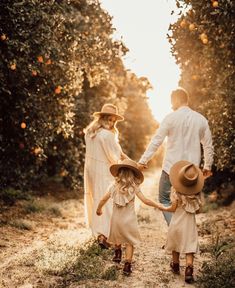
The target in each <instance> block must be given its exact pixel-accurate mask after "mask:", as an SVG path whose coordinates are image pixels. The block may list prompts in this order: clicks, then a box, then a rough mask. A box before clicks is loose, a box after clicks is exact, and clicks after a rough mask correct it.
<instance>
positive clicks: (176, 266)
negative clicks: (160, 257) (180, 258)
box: [170, 261, 180, 274]
mask: <svg viewBox="0 0 235 288" xmlns="http://www.w3.org/2000/svg"><path fill="white" fill-rule="evenodd" d="M170 267H171V271H172V272H173V273H174V274H180V264H179V263H174V262H173V261H172V262H171V264H170Z"/></svg>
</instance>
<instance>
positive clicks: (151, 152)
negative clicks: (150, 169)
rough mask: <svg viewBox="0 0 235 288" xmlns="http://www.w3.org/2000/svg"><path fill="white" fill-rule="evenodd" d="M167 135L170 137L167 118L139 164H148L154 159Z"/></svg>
mask: <svg viewBox="0 0 235 288" xmlns="http://www.w3.org/2000/svg"><path fill="white" fill-rule="evenodd" d="M167 135H168V123H167V119H166V118H165V119H164V120H163V121H162V123H161V125H160V127H159V128H158V130H157V132H156V134H155V135H154V136H153V138H152V140H151V141H150V143H149V145H148V147H147V149H146V150H145V152H144V154H143V155H142V157H141V158H140V160H139V163H141V164H147V163H148V162H149V160H150V159H151V158H152V157H153V155H154V154H155V152H156V151H157V150H158V148H159V147H160V145H161V144H162V143H163V141H164V139H165V137H166V136H167Z"/></svg>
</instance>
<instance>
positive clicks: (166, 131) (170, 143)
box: [139, 106, 214, 174]
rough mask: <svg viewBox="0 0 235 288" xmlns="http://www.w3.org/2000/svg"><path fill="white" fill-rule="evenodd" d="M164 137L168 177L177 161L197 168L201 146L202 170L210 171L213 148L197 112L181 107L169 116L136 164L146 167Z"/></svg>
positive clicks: (204, 122)
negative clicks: (186, 162)
mask: <svg viewBox="0 0 235 288" xmlns="http://www.w3.org/2000/svg"><path fill="white" fill-rule="evenodd" d="M166 137H167V149H166V155H165V159H164V162H163V168H162V169H163V170H164V171H165V172H166V173H168V174H169V171H170V169H171V167H172V166H173V165H174V164H175V163H176V162H178V161H180V160H186V161H189V162H192V163H194V164H195V165H197V166H199V164H200V161H201V145H200V144H202V147H203V153H204V169H208V170H211V166H212V163H213V155H214V150H213V145H212V137H211V132H210V128H209V125H208V122H207V119H206V118H205V117H204V116H202V115H201V114H200V113H198V112H196V111H194V110H192V109H190V108H189V107H188V106H182V107H180V108H179V109H177V110H176V111H174V112H172V113H170V114H168V115H167V116H166V117H165V118H164V120H163V121H162V123H161V125H160V127H159V128H158V130H157V132H156V134H155V135H154V136H153V138H152V140H151V142H150V144H149V145H148V147H147V149H146V151H145V152H144V154H143V155H142V157H141V159H140V161H139V163H141V164H147V163H148V161H149V160H150V159H151V158H152V157H153V155H154V153H155V152H156V151H157V149H158V148H159V146H160V145H161V144H162V143H163V141H164V139H165V138H166Z"/></svg>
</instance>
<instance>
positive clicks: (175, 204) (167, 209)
mask: <svg viewBox="0 0 235 288" xmlns="http://www.w3.org/2000/svg"><path fill="white" fill-rule="evenodd" d="M177 206H178V203H177V200H175V201H173V202H172V203H171V206H168V207H165V206H164V205H161V204H160V205H159V207H158V208H159V210H161V211H168V212H175V210H176V208H177Z"/></svg>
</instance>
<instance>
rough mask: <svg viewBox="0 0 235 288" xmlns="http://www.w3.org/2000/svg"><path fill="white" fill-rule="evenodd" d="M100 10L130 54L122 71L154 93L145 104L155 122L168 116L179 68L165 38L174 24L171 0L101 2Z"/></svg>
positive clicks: (111, 0)
mask: <svg viewBox="0 0 235 288" xmlns="http://www.w3.org/2000/svg"><path fill="white" fill-rule="evenodd" d="M101 3H102V7H103V8H104V9H105V10H107V11H108V12H109V14H110V15H111V16H113V26H114V27H115V28H116V29H117V32H116V33H115V35H114V37H115V38H117V39H121V37H122V40H123V42H124V43H125V45H126V46H127V47H128V48H129V50H130V52H129V53H128V54H127V55H126V56H125V58H124V63H125V66H126V68H128V69H131V70H132V71H133V72H134V73H135V74H136V75H137V76H139V77H141V76H146V77H147V78H148V79H149V80H150V82H151V84H152V85H153V87H154V89H153V90H151V91H149V93H148V96H149V98H150V99H149V104H150V107H151V109H152V112H153V115H154V116H155V118H156V119H157V120H158V121H161V120H162V119H163V117H164V116H165V115H166V114H168V113H169V112H171V105H170V93H171V91H172V89H174V88H176V87H177V86H178V81H179V73H180V72H179V68H178V66H177V65H176V64H175V60H174V58H173V57H172V56H171V53H170V44H169V43H168V40H167V38H166V34H167V33H168V27H169V24H170V23H174V22H175V21H176V19H177V18H176V17H177V16H175V15H173V16H172V15H170V14H171V11H172V10H173V9H174V10H175V0H101Z"/></svg>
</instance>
